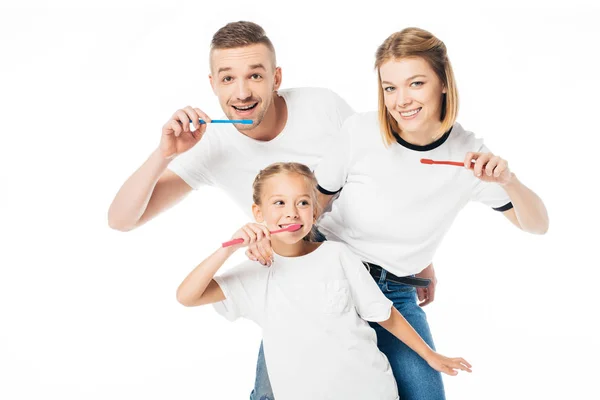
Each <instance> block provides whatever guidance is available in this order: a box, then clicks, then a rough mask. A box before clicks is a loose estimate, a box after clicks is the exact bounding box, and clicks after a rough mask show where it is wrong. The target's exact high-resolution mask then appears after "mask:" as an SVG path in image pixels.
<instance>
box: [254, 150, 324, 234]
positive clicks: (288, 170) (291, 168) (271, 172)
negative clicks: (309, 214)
mask: <svg viewBox="0 0 600 400" xmlns="http://www.w3.org/2000/svg"><path fill="white" fill-rule="evenodd" d="M279 174H297V175H300V176H302V177H303V178H304V179H305V180H306V182H307V183H308V185H309V187H310V188H311V191H310V197H311V201H312V205H313V217H314V218H316V216H317V215H319V214H320V211H319V202H318V197H317V190H318V189H317V178H315V174H313V172H312V171H311V170H310V168H308V167H307V166H306V165H304V164H300V163H295V162H279V163H274V164H271V165H269V166H268V167H266V168H264V169H262V170H261V171H260V172H259V173H258V175H256V178H254V182H253V183H252V200H253V201H254V204H256V205H258V206H260V205H261V197H262V194H263V187H264V185H265V182H266V181H267V180H268V179H269V178H272V177H274V176H276V175H279ZM313 222H314V221H313ZM316 229H317V228H316V226H315V225H314V224H313V227H312V229H311V231H310V233H309V234H308V235H306V237H305V238H304V239H305V240H310V241H314V240H315V238H316V235H317V231H316Z"/></svg>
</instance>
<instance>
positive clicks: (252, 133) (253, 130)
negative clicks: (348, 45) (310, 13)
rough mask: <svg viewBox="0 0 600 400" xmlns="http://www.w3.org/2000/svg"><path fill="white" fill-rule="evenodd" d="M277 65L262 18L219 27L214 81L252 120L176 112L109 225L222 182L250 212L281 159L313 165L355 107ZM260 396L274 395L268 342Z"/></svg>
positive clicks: (230, 107)
mask: <svg viewBox="0 0 600 400" xmlns="http://www.w3.org/2000/svg"><path fill="white" fill-rule="evenodd" d="M276 65H277V64H276V57H275V50H274V48H273V45H272V43H271V41H270V40H269V38H268V37H267V36H266V35H265V32H264V30H263V29H262V28H261V27H260V26H258V25H257V24H254V23H252V22H244V21H240V22H234V23H230V24H227V25H226V26H224V27H223V28H221V29H219V30H218V31H217V32H216V33H215V35H214V36H213V39H212V43H211V50H210V69H211V71H210V75H209V79H210V83H211V86H212V88H213V91H214V93H215V94H216V95H217V97H218V98H219V103H220V105H221V108H222V109H223V112H224V113H225V115H226V116H227V118H229V119H251V120H252V121H253V122H252V124H249V125H244V124H235V125H234V124H210V121H211V119H210V117H209V116H208V115H206V114H205V113H204V112H203V111H202V110H200V109H199V108H192V107H190V106H188V107H185V108H184V109H181V110H178V111H176V112H175V113H174V114H173V116H172V117H171V118H170V119H169V121H167V123H165V125H164V126H163V128H162V136H161V140H160V144H159V147H158V148H157V149H156V150H155V151H154V152H152V154H151V155H150V157H149V158H148V159H147V160H146V162H144V164H142V166H141V167H140V168H139V169H138V170H137V171H135V172H134V173H133V175H131V177H130V178H129V179H128V180H127V181H126V182H125V183H124V184H123V186H122V187H121V189H120V190H119V192H118V193H117V195H116V197H115V199H114V200H113V203H112V204H111V206H110V209H109V212H108V221H109V226H110V227H111V228H113V229H117V230H120V231H129V230H132V229H135V228H137V227H139V226H141V225H142V224H144V223H146V222H147V221H149V220H150V219H152V218H153V217H155V216H156V215H158V214H159V213H161V212H162V211H163V210H166V209H167V208H169V207H171V206H172V205H174V204H175V203H177V202H179V201H180V200H181V199H183V198H184V197H185V196H186V195H187V194H188V193H190V192H191V191H192V190H193V189H198V188H200V187H201V186H203V185H211V186H216V187H219V188H221V189H222V190H224V191H225V192H226V193H227V194H228V195H229V196H230V197H231V198H232V199H233V200H234V201H235V202H236V203H237V204H238V205H239V206H240V207H242V209H243V210H244V211H245V212H246V213H248V216H249V217H251V216H252V214H251V205H252V181H253V180H254V177H255V176H256V174H257V173H258V172H259V170H261V169H262V168H264V167H266V166H267V165H269V164H271V163H274V162H280V161H295V162H300V163H303V164H306V165H307V166H308V167H309V168H311V169H314V167H315V166H316V165H317V164H318V162H319V161H320V160H321V158H322V156H323V151H324V149H326V148H327V147H328V146H327V145H328V143H329V141H330V139H331V137H332V135H333V134H334V133H335V132H336V131H338V130H339V129H340V127H341V125H342V123H343V121H344V120H345V119H346V118H347V117H349V116H350V115H351V114H353V110H352V109H351V108H350V106H349V105H348V104H347V103H346V102H345V101H344V100H342V99H341V98H340V97H339V96H338V95H336V94H335V93H333V92H332V91H330V90H327V89H317V88H304V89H288V90H282V91H278V89H279V87H280V85H281V77H282V74H281V68H279V67H277V66H276ZM200 119H202V120H204V121H205V122H207V123H206V124H201V123H200V121H199V120H200ZM190 121H192V124H193V129H190ZM258 252H259V253H258V254H259V255H258V257H257V258H258V260H259V261H260V262H261V263H262V264H265V265H270V263H271V259H270V254H269V251H268V250H265V249H261V248H259V249H258ZM253 398H256V399H259V398H273V395H272V392H271V388H270V384H269V381H268V376H267V373H266V366H265V363H264V356H263V349H262V345H261V347H260V352H259V362H258V366H257V376H256V384H255V390H254V391H253V392H252V394H251V399H253Z"/></svg>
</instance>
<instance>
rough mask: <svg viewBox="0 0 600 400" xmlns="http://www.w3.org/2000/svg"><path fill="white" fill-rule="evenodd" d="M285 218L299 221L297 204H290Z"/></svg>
mask: <svg viewBox="0 0 600 400" xmlns="http://www.w3.org/2000/svg"><path fill="white" fill-rule="evenodd" d="M285 216H286V217H287V218H292V219H298V209H297V208H296V205H295V204H289V205H288V206H287V207H286V209H285Z"/></svg>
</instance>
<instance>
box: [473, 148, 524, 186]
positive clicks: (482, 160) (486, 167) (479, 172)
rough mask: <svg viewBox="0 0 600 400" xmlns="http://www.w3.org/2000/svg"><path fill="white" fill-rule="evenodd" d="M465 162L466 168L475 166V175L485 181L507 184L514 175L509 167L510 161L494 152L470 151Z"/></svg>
mask: <svg viewBox="0 0 600 400" xmlns="http://www.w3.org/2000/svg"><path fill="white" fill-rule="evenodd" d="M472 160H475V163H472V162H471V161H472ZM464 163H465V168H468V169H471V168H473V175H475V176H476V177H477V178H478V179H481V180H482V181H484V182H495V183H498V184H500V185H506V184H508V183H510V181H511V179H512V177H513V174H512V172H510V169H508V162H507V161H506V160H504V159H503V158H500V157H498V156H495V155H493V154H492V153H476V152H469V153H467V155H466V156H465V160H464Z"/></svg>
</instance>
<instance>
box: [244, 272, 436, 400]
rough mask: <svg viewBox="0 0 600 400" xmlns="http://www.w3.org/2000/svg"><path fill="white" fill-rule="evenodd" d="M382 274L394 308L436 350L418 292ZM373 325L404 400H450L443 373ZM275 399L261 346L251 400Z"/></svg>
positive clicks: (378, 344)
mask: <svg viewBox="0 0 600 400" xmlns="http://www.w3.org/2000/svg"><path fill="white" fill-rule="evenodd" d="M382 272H383V273H382V274H381V278H380V279H379V282H377V283H378V285H379V288H380V289H381V291H382V292H383V294H385V296H386V297H387V298H388V299H390V300H391V301H392V302H393V303H394V307H396V308H397V309H398V311H400V314H402V316H404V318H406V320H407V321H408V322H409V323H410V325H411V326H412V327H413V328H414V329H415V330H416V331H417V333H418V334H419V335H421V337H422V338H423V340H424V341H425V342H426V343H427V344H428V345H429V346H430V347H431V348H432V349H434V350H435V346H434V344H433V338H432V337H431V332H430V331H429V324H428V323H427V317H426V316H425V312H424V311H423V309H422V308H421V307H419V305H418V304H417V291H416V289H415V288H414V287H412V286H409V285H405V284H402V283H394V282H390V281H387V280H386V279H385V278H386V271H385V270H384V271H382ZM370 325H371V327H373V329H375V332H376V333H377V346H378V347H379V350H381V352H382V353H383V354H385V355H386V357H387V358H388V360H389V362H390V365H391V366H392V371H393V372H394V378H396V383H397V384H398V392H399V395H400V399H401V400H444V399H445V398H446V396H445V394H444V385H443V383H442V375H441V374H440V373H439V372H437V371H436V370H434V369H433V368H431V367H430V366H429V364H427V362H426V361H425V360H423V359H422V358H421V357H420V356H419V355H418V354H417V353H415V352H414V351H412V350H411V349H410V348H409V347H408V346H406V345H405V344H404V343H402V342H401V341H400V340H399V339H397V338H396V337H395V336H394V335H392V334H391V333H389V332H388V331H386V330H385V329H384V328H382V327H381V325H379V324H377V323H370ZM274 398H275V397H274V396H273V391H272V389H271V383H270V382H269V376H268V374H267V366H266V364H265V356H264V353H263V346H262V343H261V344H260V350H259V352H258V363H257V366H256V381H255V384H254V390H253V391H252V393H251V394H250V400H273V399H274Z"/></svg>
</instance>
